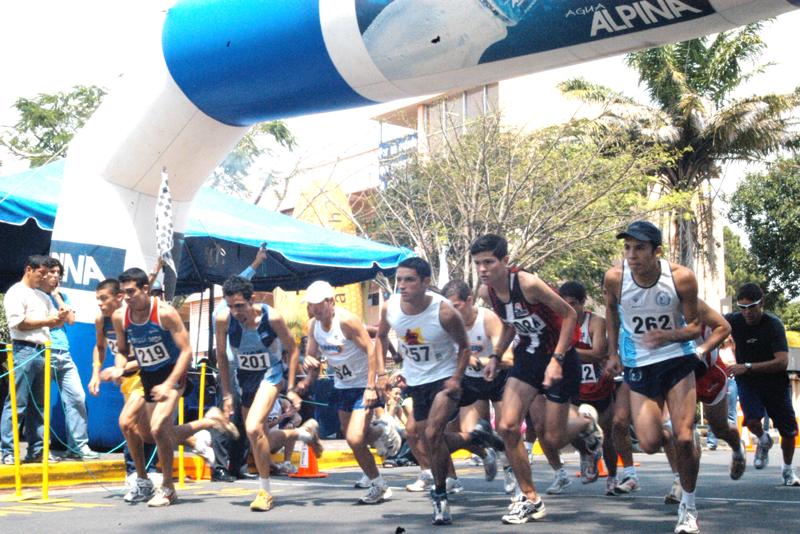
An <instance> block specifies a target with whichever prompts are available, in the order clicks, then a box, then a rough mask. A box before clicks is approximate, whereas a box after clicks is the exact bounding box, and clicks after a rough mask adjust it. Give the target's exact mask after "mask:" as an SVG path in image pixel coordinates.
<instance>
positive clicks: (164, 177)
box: [156, 167, 178, 276]
mask: <svg viewBox="0 0 800 534" xmlns="http://www.w3.org/2000/svg"><path fill="white" fill-rule="evenodd" d="M172 230H173V228H172V196H171V195H170V194H169V175H168V174H167V168H166V167H164V168H163V169H161V187H159V190H158V202H157V203H156V248H157V249H158V255H159V256H160V257H161V259H162V260H163V262H164V265H165V266H168V267H169V268H170V269H172V272H174V273H175V275H176V276H177V274H178V271H177V270H176V269H175V262H174V261H172V246H173V242H172Z"/></svg>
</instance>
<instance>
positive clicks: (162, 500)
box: [147, 486, 178, 508]
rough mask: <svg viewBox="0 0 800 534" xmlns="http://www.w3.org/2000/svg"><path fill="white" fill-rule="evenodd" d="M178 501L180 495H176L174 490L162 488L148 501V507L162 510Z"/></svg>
mask: <svg viewBox="0 0 800 534" xmlns="http://www.w3.org/2000/svg"><path fill="white" fill-rule="evenodd" d="M177 500H178V494H177V493H175V490H174V489H171V488H165V487H164V486H161V487H160V488H158V489H157V490H156V494H155V495H153V498H152V499H150V500H149V501H147V506H150V507H151V508H162V507H164V506H169V505H170V504H173V503H174V502H175V501H177Z"/></svg>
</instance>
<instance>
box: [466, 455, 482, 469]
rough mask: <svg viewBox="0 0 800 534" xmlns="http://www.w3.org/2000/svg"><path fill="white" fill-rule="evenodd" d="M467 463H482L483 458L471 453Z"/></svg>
mask: <svg viewBox="0 0 800 534" xmlns="http://www.w3.org/2000/svg"><path fill="white" fill-rule="evenodd" d="M469 465H476V466H477V465H483V460H481V457H480V456H478V455H477V454H473V455H472V456H470V457H469Z"/></svg>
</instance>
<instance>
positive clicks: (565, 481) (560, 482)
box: [545, 467, 572, 495]
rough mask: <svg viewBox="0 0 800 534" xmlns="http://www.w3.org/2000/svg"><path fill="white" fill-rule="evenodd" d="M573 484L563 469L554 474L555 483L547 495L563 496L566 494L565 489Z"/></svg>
mask: <svg viewBox="0 0 800 534" xmlns="http://www.w3.org/2000/svg"><path fill="white" fill-rule="evenodd" d="M570 484H572V481H571V480H570V479H569V475H567V471H566V469H564V468H563V467H562V468H561V469H559V470H558V471H556V472H555V473H554V474H553V483H552V484H550V487H548V488H547V490H546V491H545V493H547V494H548V495H561V494H562V493H564V488H566V487H567V486H569V485H570Z"/></svg>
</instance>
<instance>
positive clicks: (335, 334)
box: [314, 315, 369, 389]
mask: <svg viewBox="0 0 800 534" xmlns="http://www.w3.org/2000/svg"><path fill="white" fill-rule="evenodd" d="M314 339H315V340H316V342H317V346H318V347H319V351H320V353H321V354H322V356H323V358H325V359H327V360H328V365H330V368H331V369H332V370H333V373H334V379H333V386H334V387H335V388H336V389H348V388H365V387H367V379H368V378H369V376H368V375H369V359H368V357H367V354H366V353H365V352H364V351H363V350H361V349H360V348H359V346H358V345H356V344H355V343H353V342H352V341H351V340H349V339H347V338H346V337H345V336H344V333H343V332H342V324H341V323H340V322H339V318H338V317H337V316H336V315H334V316H333V321H332V322H331V329H330V331H328V332H326V331H325V330H324V329H323V328H322V323H321V322H320V321H314Z"/></svg>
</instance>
